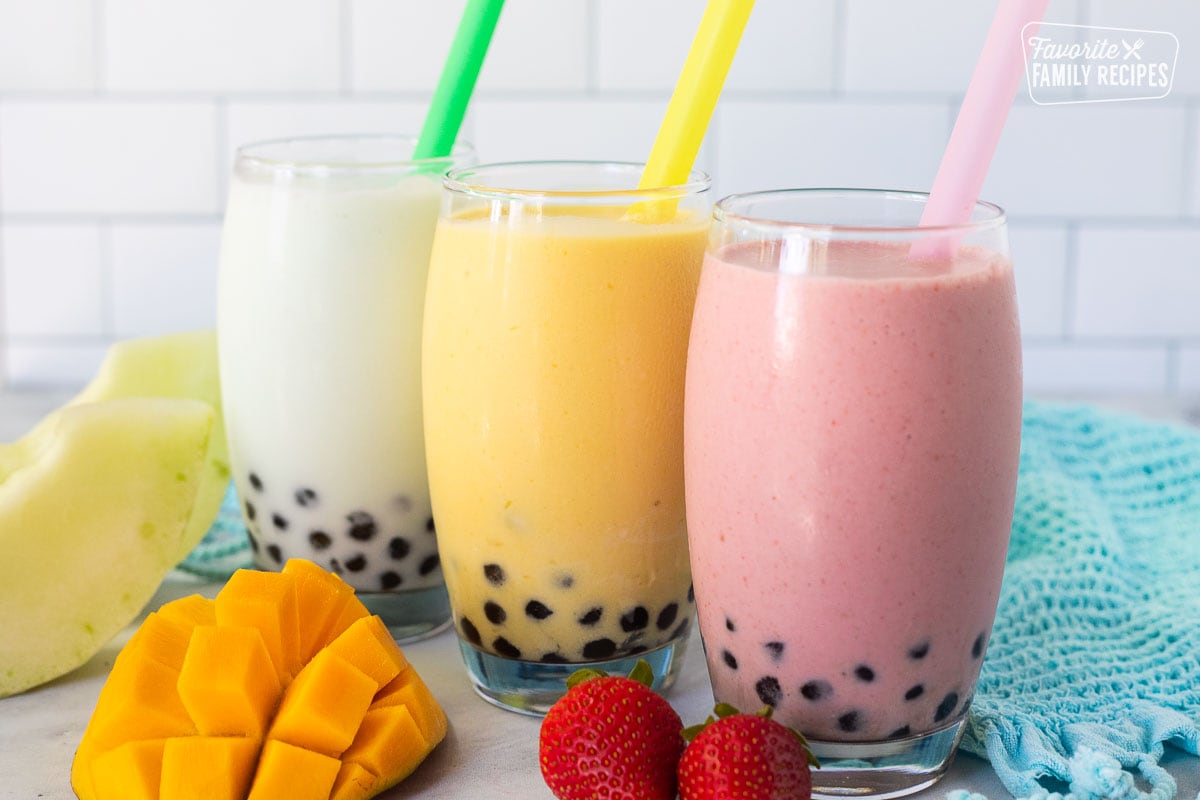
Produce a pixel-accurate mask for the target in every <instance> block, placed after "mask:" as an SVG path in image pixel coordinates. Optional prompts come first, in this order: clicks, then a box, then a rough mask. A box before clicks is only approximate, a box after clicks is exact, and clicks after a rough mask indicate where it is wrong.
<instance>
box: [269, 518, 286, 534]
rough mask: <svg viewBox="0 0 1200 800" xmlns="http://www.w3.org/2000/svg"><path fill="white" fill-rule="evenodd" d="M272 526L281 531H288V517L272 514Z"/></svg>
mask: <svg viewBox="0 0 1200 800" xmlns="http://www.w3.org/2000/svg"><path fill="white" fill-rule="evenodd" d="M271 524H272V525H274V526H275V527H276V528H278V529H279V530H281V531H286V530H287V529H288V521H287V517H285V516H284V515H283V514H272V515H271Z"/></svg>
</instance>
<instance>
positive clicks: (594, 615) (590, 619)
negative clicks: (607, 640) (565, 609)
mask: <svg viewBox="0 0 1200 800" xmlns="http://www.w3.org/2000/svg"><path fill="white" fill-rule="evenodd" d="M602 616H604V609H603V608H600V607H599V606H596V607H595V608H589V609H588V610H587V611H585V612H584V613H583V616H581V617H580V618H579V619H578V620H577V622H578V623H579V624H580V625H583V626H584V627H588V628H590V627H592V626H593V625H595V624H596V623H597V622H599V621H600V618H601V617H602Z"/></svg>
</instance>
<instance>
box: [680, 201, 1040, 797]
mask: <svg viewBox="0 0 1200 800" xmlns="http://www.w3.org/2000/svg"><path fill="white" fill-rule="evenodd" d="M925 201H926V196H925V195H923V194H916V193H908V192H887V191H870V190H840V189H839V190H834V189H830V190H824V189H800V190H782V191H774V192H762V193H755V194H745V195H735V196H732V197H728V198H725V199H723V200H722V201H721V202H720V203H718V204H717V206H716V209H715V210H714V220H713V226H712V231H711V234H710V239H709V243H708V249H707V251H706V255H705V261H704V267H703V270H702V273H701V280H700V288H699V292H698V297H697V301H696V310H695V317H694V322H693V328H692V334H691V342H690V347H689V351H688V374H687V389H686V414H685V431H686V434H685V452H686V456H685V465H686V475H687V516H688V527H689V543H690V552H691V559H692V572H693V576H694V579H695V591H696V602H697V611H698V619H699V623H700V630H701V635H702V637H703V640H704V644H705V647H706V652H707V660H708V670H709V675H710V678H711V681H712V685H713V690H714V693H715V695H716V698H717V699H718V700H720V701H724V702H727V703H731V704H733V705H736V706H738V707H740V708H742V709H743V710H752V709H757V708H761V707H762V706H763V705H764V704H765V705H769V706H773V707H774V709H775V712H774V713H775V717H776V719H779V720H781V721H782V722H785V723H787V724H789V725H792V726H794V727H796V728H797V729H798V730H800V731H801V732H802V733H804V734H805V736H807V737H808V738H809V741H810V743H811V744H812V746H813V750H814V751H815V753H816V755H817V756H818V757H819V758H820V760H821V762H822V768H821V769H819V770H816V771H814V773H813V786H814V790H813V791H814V795H815V796H822V797H837V796H853V797H897V796H900V795H904V794H908V793H910V792H914V791H917V790H919V789H922V788H924V787H926V786H929V785H930V784H932V783H933V782H934V781H936V780H937V779H938V778H939V777H940V776H941V775H942V773H943V772H944V771H945V769H946V768H947V767H948V765H949V763H950V760H951V758H952V757H953V754H954V751H955V748H956V747H957V744H958V741H959V739H960V737H961V734H962V726H963V721H964V719H965V717H966V714H967V709H968V707H969V705H970V702H971V695H972V693H973V691H974V687H975V683H976V680H977V678H978V676H979V669H980V666H981V663H982V660H983V656H984V651H985V649H986V646H987V640H988V636H989V633H990V631H991V626H992V622H993V619H994V616H995V611H996V603H997V599H998V596H999V591H1000V581H1001V576H1002V573H1003V569H1004V560H1005V553H1006V549H1007V546H1008V537H1009V529H1010V527H1011V524H1012V515H1013V503H1014V497H1015V491H1016V479H1017V460H1018V451H1019V448H1020V435H1021V396H1022V395H1021V392H1022V387H1021V341H1020V330H1019V325H1018V321H1017V306H1016V296H1015V289H1014V282H1013V272H1012V263H1011V261H1010V259H1009V251H1008V241H1007V233H1006V226H1005V218H1004V212H1003V211H1002V210H1001V209H1000V208H998V207H996V206H994V205H990V204H988V203H979V204H977V205H976V206H975V208H974V210H973V213H972V216H971V219H970V221H969V222H967V223H965V224H962V225H958V226H953V227H948V228H937V229H930V228H923V229H918V228H917V227H916V226H917V223H918V220H919V219H920V216H921V211H922V209H923V208H924V205H925ZM922 248H929V254H928V255H925V254H924V253H923V252H922ZM939 251H940V252H939Z"/></svg>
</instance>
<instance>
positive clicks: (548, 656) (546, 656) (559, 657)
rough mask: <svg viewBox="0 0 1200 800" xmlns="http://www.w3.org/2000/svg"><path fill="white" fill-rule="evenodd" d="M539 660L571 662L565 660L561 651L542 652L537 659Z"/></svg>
mask: <svg viewBox="0 0 1200 800" xmlns="http://www.w3.org/2000/svg"><path fill="white" fill-rule="evenodd" d="M539 660H540V661H541V662H542V663H543V664H569V663H571V662H569V661H567V659H566V656H564V655H563V654H562V653H543V654H542V657H541V659H539Z"/></svg>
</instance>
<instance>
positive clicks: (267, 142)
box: [234, 133, 475, 172]
mask: <svg viewBox="0 0 1200 800" xmlns="http://www.w3.org/2000/svg"><path fill="white" fill-rule="evenodd" d="M334 142H344V143H348V144H356V143H363V142H367V143H374V144H380V143H392V144H397V145H403V148H401V149H400V150H398V151H397V152H408V153H411V152H412V150H413V148H414V147H415V146H416V144H417V136H416V135H414V134H408V133H319V134H313V135H309V136H279V137H274V138H270V139H258V140H255V141H251V142H246V143H244V144H240V145H238V146H237V147H236V148H235V149H234V161H235V162H236V163H237V164H238V165H242V166H250V167H255V168H261V169H265V170H287V171H294V172H308V171H320V172H359V171H366V170H378V169H411V168H420V167H435V166H437V165H439V164H448V163H453V162H455V161H457V160H459V159H460V158H462V157H464V156H472V155H474V153H475V147H474V146H473V145H472V144H471V143H470V142H467V141H462V140H460V141H456V142H455V143H454V146H453V147H452V148H451V150H450V153H449V154H448V155H444V156H430V157H428V158H411V157H409V158H371V159H363V160H361V161H355V160H351V159H348V158H328V157H325V158H322V157H319V156H313V157H302V158H297V157H295V156H290V157H281V156H275V157H273V156H271V155H270V151H272V150H274V149H277V148H280V147H282V146H285V145H318V144H322V143H325V144H329V143H334ZM258 151H266V152H258Z"/></svg>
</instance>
